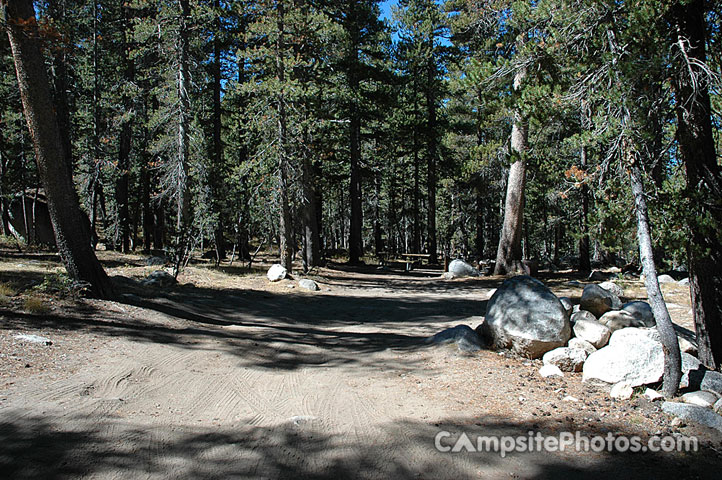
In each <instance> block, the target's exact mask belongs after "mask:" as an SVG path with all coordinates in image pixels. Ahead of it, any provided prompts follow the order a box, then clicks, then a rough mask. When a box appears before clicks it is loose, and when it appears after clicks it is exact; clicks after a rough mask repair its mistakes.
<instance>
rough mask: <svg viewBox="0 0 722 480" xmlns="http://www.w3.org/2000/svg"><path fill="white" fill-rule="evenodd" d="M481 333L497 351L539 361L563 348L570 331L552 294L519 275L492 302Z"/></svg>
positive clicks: (499, 290) (565, 315)
mask: <svg viewBox="0 0 722 480" xmlns="http://www.w3.org/2000/svg"><path fill="white" fill-rule="evenodd" d="M482 332H483V335H484V337H485V338H486V339H487V340H488V343H489V344H491V345H492V346H494V347H496V348H511V349H512V350H514V351H515V352H516V353H518V354H519V355H522V356H526V357H530V358H539V357H541V356H542V355H543V354H544V353H546V352H548V351H549V350H553V349H554V348H557V347H561V346H564V345H565V344H566V343H567V341H568V340H569V337H570V336H571V327H570V324H569V317H568V316H567V312H566V310H565V308H564V306H563V305H562V304H561V302H560V301H559V299H558V298H557V297H556V296H555V295H554V294H553V293H552V291H551V290H549V289H548V288H547V287H546V286H545V285H544V284H543V283H542V282H540V281H539V280H536V279H534V278H532V277H529V276H526V275H520V276H516V277H512V278H509V279H507V280H506V281H504V283H502V284H501V286H500V287H499V288H498V289H497V290H496V292H494V295H492V297H491V299H489V304H488V307H487V310H486V319H485V321H484V323H483V324H482Z"/></svg>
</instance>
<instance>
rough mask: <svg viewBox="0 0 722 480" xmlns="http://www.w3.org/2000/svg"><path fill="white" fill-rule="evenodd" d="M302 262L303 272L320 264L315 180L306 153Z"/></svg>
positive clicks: (304, 162)
mask: <svg viewBox="0 0 722 480" xmlns="http://www.w3.org/2000/svg"><path fill="white" fill-rule="evenodd" d="M302 176H303V178H302V182H303V200H302V206H301V207H302V210H303V263H304V272H307V271H308V270H310V269H311V268H313V267H316V266H318V265H320V262H321V258H320V256H321V255H320V251H319V244H318V238H319V236H318V219H317V217H316V213H317V208H316V200H317V195H316V188H315V185H316V181H315V178H314V174H313V166H312V165H311V159H310V158H308V155H304V158H303V172H302Z"/></svg>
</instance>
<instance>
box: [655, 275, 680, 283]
mask: <svg viewBox="0 0 722 480" xmlns="http://www.w3.org/2000/svg"><path fill="white" fill-rule="evenodd" d="M657 281H658V282H659V283H677V282H675V280H674V278H672V277H670V276H669V275H660V276H658V277H657Z"/></svg>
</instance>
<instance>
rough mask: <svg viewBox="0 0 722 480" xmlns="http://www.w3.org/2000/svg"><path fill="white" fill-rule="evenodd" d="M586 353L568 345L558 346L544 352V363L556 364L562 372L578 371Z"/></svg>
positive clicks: (585, 357)
mask: <svg viewBox="0 0 722 480" xmlns="http://www.w3.org/2000/svg"><path fill="white" fill-rule="evenodd" d="M587 355H588V353H587V352H585V351H584V350H581V349H577V348H570V347H559V348H555V349H554V350H550V351H548V352H547V353H545V354H544V356H543V357H542V361H543V362H544V365H556V366H557V367H559V370H561V371H562V372H580V371H581V370H582V365H584V360H586V359H587Z"/></svg>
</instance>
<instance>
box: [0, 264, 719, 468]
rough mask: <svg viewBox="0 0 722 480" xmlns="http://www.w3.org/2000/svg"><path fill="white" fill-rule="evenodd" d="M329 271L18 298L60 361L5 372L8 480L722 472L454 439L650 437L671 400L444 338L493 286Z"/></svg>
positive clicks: (712, 463)
mask: <svg viewBox="0 0 722 480" xmlns="http://www.w3.org/2000/svg"><path fill="white" fill-rule="evenodd" d="M318 280H319V283H320V284H321V288H322V290H321V292H318V293H308V292H302V291H299V290H298V289H297V288H294V289H292V288H290V285H292V284H293V282H290V281H285V282H283V283H282V284H279V285H271V286H269V285H267V283H266V282H265V281H264V280H262V279H258V278H254V279H246V280H244V281H245V282H246V283H244V284H242V285H239V287H238V288H233V289H229V288H225V289H224V290H221V291H219V290H213V289H210V288H205V287H203V286H198V285H196V286H181V287H177V288H175V289H173V290H171V291H169V292H166V293H165V294H164V296H161V297H157V296H155V295H150V294H149V295H137V296H136V295H128V296H126V297H125V299H124V301H123V302H122V303H113V302H89V303H88V304H87V305H85V306H84V307H82V308H81V307H78V308H77V309H76V310H73V309H65V310H63V311H62V312H54V314H53V315H43V316H37V315H28V314H22V313H17V312H15V313H12V312H7V311H5V312H3V314H2V322H3V330H2V335H4V336H6V337H9V336H11V335H13V334H16V333H18V332H31V333H39V334H43V335H46V336H48V337H51V338H53V340H54V344H53V345H52V346H50V347H37V346H35V347H30V346H22V345H16V346H15V348H17V349H19V350H18V351H20V353H18V355H20V356H22V349H23V348H25V349H32V348H36V349H37V348H46V349H49V351H51V357H53V358H52V361H49V363H48V364H47V365H46V367H45V368H43V369H42V370H41V371H38V372H37V373H33V374H28V375H24V376H21V377H20V378H12V379H11V378H3V379H2V380H3V383H4V386H3V389H2V390H1V391H0V397H1V398H0V445H2V446H1V447H0V470H2V471H3V472H5V473H4V474H2V475H3V476H6V478H51V477H72V478H85V477H92V478H430V479H435V478H504V479H508V478H558V477H561V476H564V477H569V476H571V477H577V476H578V477H585V478H589V477H592V478H595V477H598V478H602V477H607V476H609V475H613V476H616V477H618V478H633V477H634V478H639V477H640V476H642V477H647V476H652V475H654V476H655V477H656V478H669V477H671V476H674V477H675V478H679V476H680V474H684V476H685V477H686V478H695V477H699V478H717V477H716V475H717V474H718V473H717V472H718V471H719V470H718V468H719V467H720V466H722V461H720V457H719V455H718V454H717V453H716V451H714V450H713V449H711V448H707V447H705V448H703V452H701V453H698V454H664V455H658V454H651V453H647V454H637V455H632V454H625V455H622V454H612V453H608V452H603V453H591V452H589V453H575V452H556V453H544V452H536V451H534V452H528V451H527V452H523V453H510V454H508V455H507V456H506V457H504V458H502V457H501V456H500V455H499V454H498V453H495V452H482V453H475V452H474V453H470V452H462V453H443V452H439V451H438V449H437V448H436V446H435V437H436V435H437V434H438V433H439V432H444V431H447V432H449V434H450V437H448V438H452V437H453V438H456V437H458V435H459V434H460V433H462V432H463V433H466V434H467V435H469V436H470V437H472V438H473V437H474V436H475V435H485V436H489V435H514V436H518V435H521V436H525V435H528V432H529V431H533V432H542V433H544V434H549V435H557V434H558V432H560V431H566V430H575V429H580V430H583V431H584V432H586V433H587V434H589V435H594V434H606V433H609V432H613V433H615V434H642V435H644V434H645V432H646V434H653V433H655V431H656V430H659V432H657V433H665V432H667V430H665V429H666V428H667V427H666V426H665V425H659V422H664V421H665V420H660V419H662V418H663V417H661V416H659V415H658V414H655V413H654V408H656V407H650V406H648V405H641V406H639V407H637V406H634V405H632V406H631V407H629V408H627V409H626V410H625V409H624V408H621V409H618V408H614V407H612V408H610V407H609V401H608V400H606V399H604V398H603V397H604V394H603V392H601V391H600V390H595V389H594V388H593V387H591V386H583V385H582V384H581V381H580V378H579V376H578V375H577V376H575V375H572V376H570V377H569V378H565V379H561V380H550V381H547V380H542V379H540V378H539V377H538V375H537V374H536V370H537V369H538V367H539V365H538V362H529V361H522V360H519V359H510V358H507V357H505V356H502V355H499V354H498V353H496V352H486V351H485V352H482V353H481V354H479V355H475V356H473V357H466V356H460V355H459V354H457V353H456V352H455V350H454V349H453V348H447V347H429V346H428V345H426V344H425V342H424V339H426V338H427V337H428V336H429V335H431V334H433V333H435V332H437V331H438V330H440V329H441V328H444V327H448V326H454V325H456V324H458V323H467V324H469V325H471V326H472V327H475V326H476V324H478V322H479V321H480V318H479V317H480V316H482V315H483V313H484V310H485V306H486V305H485V303H486V302H485V300H486V299H488V298H489V296H490V293H491V289H492V288H493V286H494V283H493V282H492V281H485V282H480V281H473V282H472V281H469V282H463V281H462V282H459V281H457V282H444V281H443V280H440V279H436V278H434V279H431V278H425V277H424V276H423V275H420V276H419V277H403V276H394V275H388V274H385V275H375V274H350V273H345V272H328V273H327V274H325V275H324V276H323V277H322V278H318ZM497 283H498V282H497ZM474 316H477V318H472V317H474ZM4 360H5V361H10V360H7V359H4ZM21 361H22V359H21ZM569 396H573V397H575V398H574V399H573V400H572V401H566V400H563V399H562V397H564V398H566V397H569ZM637 401H638V402H641V401H642V400H637ZM645 409H646V410H645ZM645 411H646V412H647V413H644V412H645ZM605 412H607V413H605ZM620 412H621V413H620ZM625 412H626V413H625ZM650 412H652V413H650ZM710 475H711V476H710Z"/></svg>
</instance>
